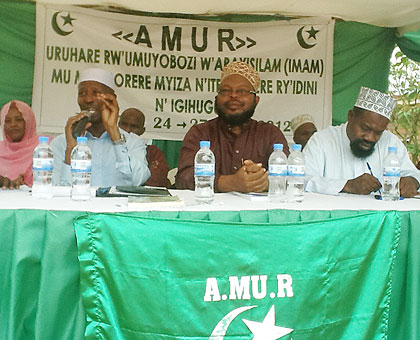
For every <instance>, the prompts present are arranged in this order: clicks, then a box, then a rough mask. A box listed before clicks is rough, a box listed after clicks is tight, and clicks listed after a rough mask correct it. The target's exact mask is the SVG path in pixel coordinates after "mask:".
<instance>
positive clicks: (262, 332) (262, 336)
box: [242, 305, 293, 340]
mask: <svg viewBox="0 0 420 340" xmlns="http://www.w3.org/2000/svg"><path fill="white" fill-rule="evenodd" d="M242 321H243V322H244V323H245V325H246V326H247V327H248V328H249V330H250V331H251V332H252V334H253V335H254V337H253V338H252V339H253V340H277V339H279V338H281V337H283V336H285V335H287V334H289V333H291V332H293V329H291V328H286V327H279V326H276V325H275V321H276V320H275V310H274V305H273V306H271V308H270V310H269V311H268V313H267V315H266V316H265V318H264V321H263V322H257V321H250V320H245V319H242Z"/></svg>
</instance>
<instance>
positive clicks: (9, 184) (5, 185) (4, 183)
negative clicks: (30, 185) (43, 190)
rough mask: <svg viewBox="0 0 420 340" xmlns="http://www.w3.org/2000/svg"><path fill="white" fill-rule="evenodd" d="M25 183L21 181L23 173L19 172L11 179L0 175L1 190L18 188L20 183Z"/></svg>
mask: <svg viewBox="0 0 420 340" xmlns="http://www.w3.org/2000/svg"><path fill="white" fill-rule="evenodd" d="M23 184H25V183H24V181H23V175H22V174H20V175H19V176H18V177H16V178H15V179H13V180H11V179H10V178H8V177H3V176H0V185H1V188H2V189H3V190H6V189H19V187H20V186H21V185H23Z"/></svg>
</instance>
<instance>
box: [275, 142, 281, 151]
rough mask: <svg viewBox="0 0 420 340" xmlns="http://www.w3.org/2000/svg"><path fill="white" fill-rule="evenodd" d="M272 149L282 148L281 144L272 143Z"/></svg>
mask: <svg viewBox="0 0 420 340" xmlns="http://www.w3.org/2000/svg"><path fill="white" fill-rule="evenodd" d="M273 149H274V150H283V144H281V143H277V144H273Z"/></svg>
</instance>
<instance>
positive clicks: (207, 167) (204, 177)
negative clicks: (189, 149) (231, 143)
mask: <svg viewBox="0 0 420 340" xmlns="http://www.w3.org/2000/svg"><path fill="white" fill-rule="evenodd" d="M214 168H215V158H214V154H213V152H212V151H211V150H210V142H209V141H201V142H200V150H198V151H197V153H196V154H195V158H194V180H195V194H194V197H195V199H196V201H197V202H199V203H203V204H206V203H211V202H212V201H213V198H214Z"/></svg>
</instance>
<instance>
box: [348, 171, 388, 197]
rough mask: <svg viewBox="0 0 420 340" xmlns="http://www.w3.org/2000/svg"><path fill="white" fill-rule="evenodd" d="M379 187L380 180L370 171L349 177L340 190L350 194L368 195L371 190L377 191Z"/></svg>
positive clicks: (380, 185)
mask: <svg viewBox="0 0 420 340" xmlns="http://www.w3.org/2000/svg"><path fill="white" fill-rule="evenodd" d="M381 187H382V184H381V182H379V180H378V179H377V178H376V177H375V176H373V174H372V172H371V173H370V174H368V173H364V174H362V175H360V176H359V177H356V178H353V179H349V180H348V181H347V182H346V184H345V185H344V187H343V189H342V190H341V191H342V192H347V193H350V194H358V195H369V194H370V193H371V192H375V191H378V190H379V189H380V188H381Z"/></svg>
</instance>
